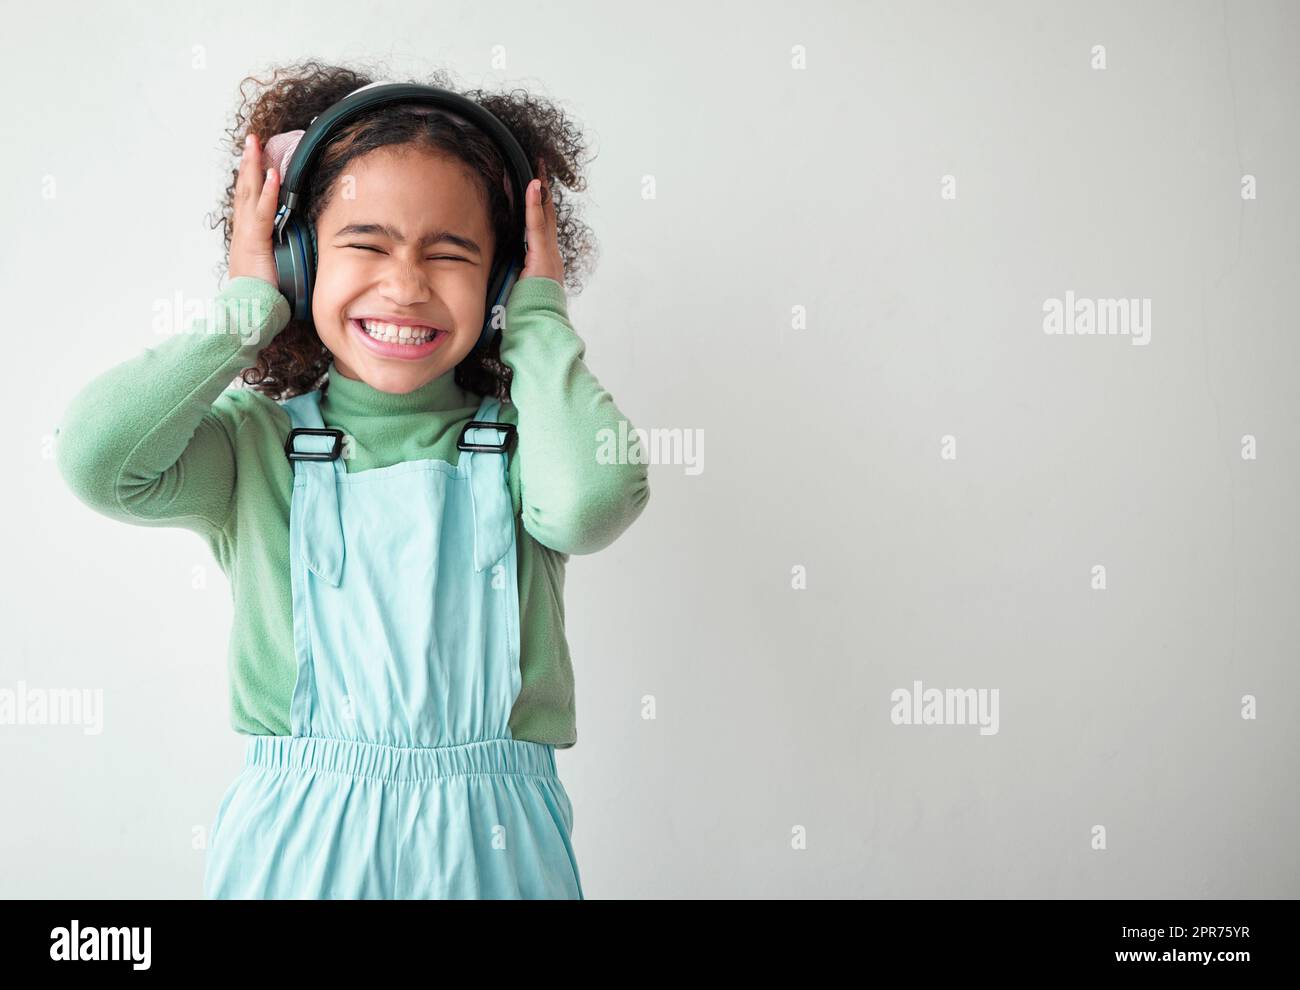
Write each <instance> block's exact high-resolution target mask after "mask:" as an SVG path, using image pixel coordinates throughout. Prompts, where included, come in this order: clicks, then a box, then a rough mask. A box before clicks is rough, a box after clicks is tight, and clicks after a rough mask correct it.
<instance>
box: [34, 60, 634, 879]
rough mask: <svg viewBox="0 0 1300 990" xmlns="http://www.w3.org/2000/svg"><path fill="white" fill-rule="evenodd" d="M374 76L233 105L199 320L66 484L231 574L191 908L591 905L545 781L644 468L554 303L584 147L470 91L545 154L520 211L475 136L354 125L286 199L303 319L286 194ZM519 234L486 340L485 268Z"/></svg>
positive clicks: (518, 107) (578, 233)
mask: <svg viewBox="0 0 1300 990" xmlns="http://www.w3.org/2000/svg"><path fill="white" fill-rule="evenodd" d="M370 83H371V80H370V79H368V78H366V77H365V76H363V75H360V74H358V73H356V72H354V71H352V70H349V69H344V68H338V67H333V66H324V65H320V64H318V63H315V62H308V63H304V64H302V65H297V66H290V67H289V68H288V69H284V70H280V71H278V72H276V73H275V75H274V78H273V79H272V80H271V81H270V82H269V83H265V84H263V85H264V86H265V88H264V89H263V91H262V92H260V94H257V95H254V96H252V97H249V98H248V99H247V100H246V102H245V105H244V108H241V110H243V109H246V110H247V113H246V114H244V113H243V112H241V115H240V118H239V122H238V123H237V125H236V127H235V128H234V129H233V130H232V132H231V136H232V137H233V138H234V139H235V140H236V142H237V143H238V144H241V145H242V148H243V150H242V157H241V160H240V164H239V168H238V170H237V172H236V173H235V175H236V178H235V180H234V181H233V182H232V184H231V187H230V188H229V189H228V190H227V195H226V200H225V203H224V206H223V219H224V222H225V239H226V246H227V248H228V252H229V275H230V282H229V285H228V287H227V288H226V289H225V290H224V291H223V292H222V293H221V294H220V296H219V297H218V300H217V302H218V306H217V313H216V316H217V324H218V327H217V332H214V331H213V328H212V327H204V326H202V325H201V324H202V321H199V324H200V325H196V326H195V327H193V328H191V330H190V332H185V333H181V334H178V335H177V336H175V337H173V338H172V339H170V340H168V341H167V342H166V343H164V344H162V345H160V346H157V347H155V348H152V349H149V350H146V351H145V353H143V354H142V355H140V356H138V357H136V358H134V359H133V360H129V361H127V362H125V363H124V364H121V365H119V366H117V367H115V368H112V369H111V370H109V371H107V372H106V373H104V374H102V375H100V376H99V377H98V378H96V379H95V380H93V381H92V382H91V383H90V384H89V385H87V386H86V387H85V388H84V389H83V390H82V391H81V392H80V393H79V394H78V395H77V396H76V398H75V399H74V400H73V402H72V404H71V406H70V407H69V409H68V410H67V412H66V413H65V415H64V417H63V420H62V422H61V424H60V427H59V429H58V431H57V436H58V443H57V458H58V465H59V468H60V471H61V472H62V474H63V476H64V478H65V479H66V480H67V483H68V484H69V485H70V486H71V488H72V489H73V491H74V492H75V493H76V494H77V496H78V497H79V498H80V499H81V500H82V501H84V502H86V503H87V504H88V505H90V506H91V507H92V508H94V509H96V510H97V511H99V512H102V513H104V514H105V515H108V516H111V517H113V518H115V519H119V520H121V521H124V522H128V523H132V524H137V525H144V526H180V527H185V528H187V529H191V530H193V531H195V532H197V533H199V534H200V535H201V536H202V537H203V538H204V539H205V540H206V541H207V543H208V545H209V547H210V548H211V550H212V552H213V554H214V555H215V556H216V558H217V560H218V561H219V562H220V565H221V567H222V569H223V570H224V571H225V573H226V574H227V575H228V577H229V578H230V583H231V590H232V594H233V596H234V605H235V609H234V615H235V618H234V628H233V630H232V635H231V641H230V655H229V671H230V678H231V715H232V722H233V725H234V728H235V730H236V731H238V732H241V733H245V734H247V735H248V736H249V740H248V745H247V753H246V757H245V761H244V767H243V769H242V772H241V773H240V774H239V776H238V777H237V778H236V779H235V781H234V782H233V783H232V784H231V786H230V787H229V788H228V790H227V791H226V794H225V796H224V798H223V799H222V800H221V803H220V805H219V807H218V810H217V814H216V818H215V820H214V822H213V824H212V828H211V831H210V833H209V836H210V841H209V845H208V851H207V857H208V858H207V861H206V868H205V876H204V894H205V896H208V897H214V898H272V897H273V898H474V897H483V898H516V897H522V898H576V899H581V898H582V897H583V893H582V887H581V883H580V881H579V875H578V866H577V861H576V859H575V857H574V854H573V849H572V845H571V843H570V833H571V831H572V828H573V811H572V806H571V804H570V801H569V797H568V795H567V793H566V792H565V789H564V787H563V785H562V784H561V782H560V780H559V778H558V776H557V775H556V768H555V749H557V748H560V749H564V748H568V747H570V746H573V745H574V743H575V742H576V741H577V734H576V729H575V720H574V715H575V706H574V690H573V675H572V668H571V664H570V658H569V652H568V647H567V644H566V641H565V634H564V601H563V588H564V569H565V564H566V563H567V562H568V560H569V556H570V554H575V553H577V554H585V553H594V552H595V551H597V550H600V549H602V548H603V547H606V546H608V545H609V544H610V543H611V542H613V541H614V539H616V538H617V537H618V535H619V534H620V533H622V532H623V531H624V530H625V529H627V527H628V526H629V525H631V523H632V522H633V521H634V520H635V519H636V518H637V516H638V515H639V514H640V513H641V511H642V510H643V509H644V508H645V505H646V502H647V500H648V498H649V485H648V480H647V474H646V469H645V466H644V465H642V464H639V463H637V462H638V461H639V460H640V457H639V456H638V455H637V452H631V453H630V455H629V456H628V457H626V458H619V461H620V463H603V461H605V460H608V458H600V459H598V458H597V456H596V449H597V444H598V437H599V436H600V434H601V431H602V430H604V429H610V430H614V431H615V433H617V431H618V429H619V421H620V420H622V419H623V418H624V417H623V416H622V414H621V413H620V412H619V410H618V409H617V407H616V406H615V405H614V402H613V400H612V398H611V397H610V395H609V393H608V392H606V391H605V390H604V389H603V388H602V387H601V386H600V384H599V382H598V381H597V380H596V378H595V377H594V376H593V375H592V373H591V372H590V371H589V370H588V369H587V366H586V365H585V364H584V363H583V357H584V353H585V345H584V343H583V341H582V340H581V339H580V338H579V337H578V336H577V334H576V333H575V331H574V329H573V326H572V325H571V323H570V322H569V319H568V316H567V313H566V304H565V293H564V285H565V283H566V281H568V282H570V283H573V282H576V281H577V279H576V278H575V273H576V270H577V266H578V265H579V263H581V262H583V261H584V260H585V259H586V258H587V256H588V254H589V252H590V238H589V236H588V232H587V230H586V228H585V227H584V226H582V225H581V224H580V223H579V222H577V220H576V219H575V218H574V216H573V210H572V207H571V204H568V203H566V202H565V201H564V194H563V192H562V190H561V188H560V185H563V186H567V187H569V188H571V189H577V190H580V189H582V188H584V187H585V183H584V182H583V180H582V178H581V175H580V168H581V164H582V163H581V162H579V161H578V160H577V159H576V156H577V153H578V152H579V151H580V150H581V148H582V144H581V140H580V136H579V135H578V134H577V133H576V132H575V130H574V129H573V127H572V125H571V124H570V123H569V122H568V121H566V120H565V118H564V117H563V115H562V114H561V113H560V112H559V111H558V110H556V109H555V108H554V107H552V106H550V105H548V104H546V103H544V102H543V101H541V100H538V99H536V98H534V97H530V96H528V95H527V94H525V93H522V92H521V91H519V90H515V91H514V92H512V93H510V94H500V95H498V94H485V93H483V92H481V91H476V92H474V93H472V94H465V95H466V96H469V97H470V98H472V99H474V101H475V102H477V103H479V105H480V106H483V107H485V108H486V109H488V110H489V111H491V113H492V114H493V115H495V116H496V117H497V118H498V119H499V120H500V121H501V122H502V123H503V124H505V126H506V127H507V128H509V130H510V132H511V134H513V135H514V136H515V138H516V139H517V140H518V142H519V144H520V145H521V146H522V148H523V150H524V151H525V152H526V153H527V156H528V159H529V160H530V162H533V163H535V164H534V171H535V172H536V173H537V175H538V178H537V179H536V180H534V181H532V182H531V183H529V185H528V187H527V194H526V197H525V199H526V202H525V203H524V204H517V203H513V202H512V199H513V197H512V196H511V195H510V191H509V190H510V183H509V181H508V178H507V175H506V168H505V163H504V161H503V159H502V157H501V154H500V153H499V152H498V151H497V150H496V146H495V145H494V144H493V143H492V142H491V141H490V140H489V139H488V138H487V137H486V136H485V135H484V134H483V133H482V132H481V131H479V130H478V129H477V128H475V127H473V126H471V125H469V124H468V123H467V122H466V121H465V120H464V119H463V118H459V117H457V116H456V115H454V114H448V113H445V112H443V111H442V110H440V109H438V108H433V107H429V106H418V105H413V104H401V105H392V104H389V105H385V106H382V107H378V108H374V109H369V110H367V111H366V112H365V113H364V114H363V115H362V116H361V117H359V118H357V119H354V120H352V121H351V122H350V123H348V124H346V126H344V127H343V129H342V130H341V131H339V132H338V133H337V134H336V135H335V137H334V138H333V139H332V140H331V141H330V143H329V144H328V146H327V147H325V148H324V149H323V150H322V152H321V153H320V155H319V157H318V158H317V159H316V164H315V166H314V167H313V170H312V172H311V174H310V175H309V176H308V177H307V181H306V185H305V186H300V189H306V190H307V194H306V197H305V198H304V199H303V200H302V201H301V202H300V203H299V204H298V211H299V212H300V213H302V212H303V211H305V216H306V217H307V218H308V219H309V221H310V227H311V229H312V230H313V231H314V233H315V243H316V246H317V257H318V261H317V270H316V277H315V281H314V285H313V288H312V292H311V297H310V304H311V319H310V320H309V321H308V320H297V319H294V318H293V313H292V309H291V306H290V302H289V300H287V299H286V298H285V297H284V296H283V295H282V294H281V292H280V290H279V287H278V283H277V267H276V261H275V255H274V251H273V222H274V218H275V214H276V206H277V197H278V193H279V182H280V180H281V179H282V177H283V176H282V173H283V170H284V169H285V168H286V167H287V166H288V163H289V161H290V160H291V159H292V152H293V150H294V148H295V146H296V143H297V140H298V139H299V138H300V137H301V133H299V132H301V131H302V130H303V129H305V128H307V127H308V126H309V124H310V123H311V121H312V120H313V119H314V118H315V117H316V116H318V115H320V114H321V113H323V112H324V111H325V110H327V109H328V108H330V107H331V106H333V105H335V104H336V103H337V102H338V101H340V100H342V99H343V98H345V97H346V96H348V95H349V94H351V93H352V92H355V91H356V90H357V89H359V88H361V87H363V86H366V85H368V84H370ZM432 85H436V86H438V87H440V88H444V89H449V88H450V86H448V85H447V83H446V81H445V80H441V79H440V80H438V81H437V82H435V83H433V84H432ZM245 134H246V136H247V140H246V143H244V142H243V140H242V139H243V138H244V136H245ZM551 178H554V179H555V180H557V182H558V184H559V185H556V186H552V185H551V182H550V179H551ZM525 223H526V226H527V255H526V259H525V263H524V266H523V269H522V272H521V273H520V275H519V278H518V280H517V282H516V283H515V285H514V287H513V289H512V290H511V292H510V295H509V301H508V304H507V306H506V309H505V318H504V323H503V325H501V328H500V331H499V333H498V334H496V335H495V336H494V337H493V338H492V341H491V344H490V345H489V346H488V347H487V349H486V351H485V352H484V351H480V350H478V349H476V348H475V344H476V342H477V341H478V340H479V338H480V331H481V329H482V328H483V326H484V320H485V318H486V319H490V318H491V316H492V314H491V313H490V312H488V310H487V307H488V302H487V291H488V276H489V271H490V270H491V268H492V263H493V260H494V258H495V257H496V256H497V253H498V252H501V251H504V250H508V247H509V245H510V244H511V243H515V244H518V239H519V238H520V236H521V228H522V226H523V224H525ZM232 228H233V229H232ZM512 239H513V241H512ZM205 331H206V332H205ZM236 376H239V378H240V379H241V383H240V384H241V386H248V387H239V386H237V387H229V386H231V385H232V381H233V379H234V378H235V377H236ZM471 421H478V422H487V423H499V424H502V425H501V427H494V426H476V427H473V428H468V429H467V424H469V423H470V422H471ZM512 428H513V431H512ZM291 430H294V431H298V432H294V433H292V434H291ZM331 430H332V431H340V432H334V433H331V432H330V431H331ZM625 430H626V432H625V434H624V435H628V436H633V437H635V435H636V434H635V433H633V432H632V430H631V427H630V426H628V427H626V428H625ZM462 431H464V433H465V435H464V437H463V439H462ZM512 432H513V437H512V436H511V434H512ZM512 440H513V442H511V441H512ZM331 455H338V456H334V457H333V459H330V458H331Z"/></svg>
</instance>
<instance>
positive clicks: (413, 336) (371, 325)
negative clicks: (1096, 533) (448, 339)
mask: <svg viewBox="0 0 1300 990" xmlns="http://www.w3.org/2000/svg"><path fill="white" fill-rule="evenodd" d="M357 322H358V323H359V324H360V325H361V328H362V329H363V330H365V332H366V333H368V334H369V335H370V336H372V337H374V338H375V339H376V340H384V341H388V342H389V343H400V344H423V343H425V342H427V341H430V340H432V339H433V338H434V337H435V336H437V333H438V331H436V330H432V329H427V328H425V327H404V326H398V325H396V324H394V323H384V322H382V321H379V320H358V321H357Z"/></svg>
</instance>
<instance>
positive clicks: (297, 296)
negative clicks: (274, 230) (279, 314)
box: [275, 216, 316, 323]
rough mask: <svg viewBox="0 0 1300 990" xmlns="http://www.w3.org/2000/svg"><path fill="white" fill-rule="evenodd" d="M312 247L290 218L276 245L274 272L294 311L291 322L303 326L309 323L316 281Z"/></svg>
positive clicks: (296, 223)
mask: <svg viewBox="0 0 1300 990" xmlns="http://www.w3.org/2000/svg"><path fill="white" fill-rule="evenodd" d="M312 233H313V234H314V231H313V232H312ZM312 247H313V245H312V243H311V242H310V239H309V238H308V237H307V236H306V235H305V234H304V232H303V229H302V227H301V226H300V225H299V223H298V219H297V217H293V216H291V217H290V218H289V221H288V223H286V224H285V226H284V236H283V238H282V239H281V240H279V241H277V242H276V243H275V270H276V275H277V276H278V277H279V280H280V294H281V295H283V296H284V297H285V299H287V300H288V301H289V305H290V306H292V307H293V318H294V319H295V320H302V321H304V322H306V323H311V289H312V283H313V281H314V280H315V277H316V257H315V252H314V251H313V250H312Z"/></svg>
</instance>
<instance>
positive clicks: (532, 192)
mask: <svg viewBox="0 0 1300 990" xmlns="http://www.w3.org/2000/svg"><path fill="white" fill-rule="evenodd" d="M538 176H539V178H536V179H534V180H533V181H532V182H530V183H528V188H527V190H526V191H525V194H524V219H525V223H526V225H527V230H528V250H527V253H526V255H525V257H524V267H523V270H522V271H521V272H520V273H519V278H521V279H525V278H529V277H530V276H533V275H541V276H543V277H545V278H553V279H555V281H557V282H559V283H560V285H564V259H563V258H562V257H561V256H560V245H559V241H558V240H557V238H556V233H555V200H554V199H553V198H552V197H551V185H550V182H549V181H548V180H547V176H546V163H545V162H541V163H540V164H539V167H538Z"/></svg>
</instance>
